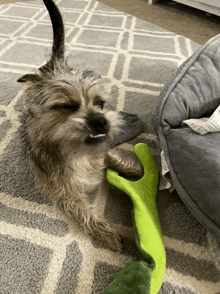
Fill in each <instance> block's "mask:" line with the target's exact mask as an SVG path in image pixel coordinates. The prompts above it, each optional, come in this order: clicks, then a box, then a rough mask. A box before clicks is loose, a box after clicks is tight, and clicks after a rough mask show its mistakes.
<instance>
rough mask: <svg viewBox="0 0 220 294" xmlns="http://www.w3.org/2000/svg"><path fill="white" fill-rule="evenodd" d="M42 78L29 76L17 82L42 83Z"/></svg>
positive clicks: (35, 75)
mask: <svg viewBox="0 0 220 294" xmlns="http://www.w3.org/2000/svg"><path fill="white" fill-rule="evenodd" d="M40 81H41V77H40V76H39V75H37V74H27V75H24V76H23V77H21V78H20V79H18V80H17V82H18V83H26V82H32V83H35V82H40Z"/></svg>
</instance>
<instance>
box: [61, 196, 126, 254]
mask: <svg viewBox="0 0 220 294" xmlns="http://www.w3.org/2000/svg"><path fill="white" fill-rule="evenodd" d="M69 196H70V197H63V198H61V199H60V201H59V207H60V208H62V209H63V210H64V211H65V213H67V214H68V215H69V216H70V217H73V218H74V219H75V220H76V221H77V222H78V223H79V225H80V226H81V227H82V228H83V229H84V231H85V232H86V233H87V234H89V235H91V236H92V237H94V238H95V239H96V240H98V241H99V242H100V243H101V244H102V245H104V246H106V245H107V246H108V247H110V248H111V249H112V250H115V251H120V250H121V247H122V244H121V243H120V237H119V235H118V234H117V232H116V231H115V230H114V229H113V228H112V227H111V225H110V224H109V223H108V222H107V221H106V220H105V219H103V218H100V217H98V216H97V215H96V213H95V210H94V209H93V208H92V206H91V205H89V204H88V203H87V201H86V200H85V199H84V196H83V195H81V196H80V195H77V197H74V196H73V195H69Z"/></svg>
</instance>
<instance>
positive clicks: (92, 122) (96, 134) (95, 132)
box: [87, 113, 109, 139]
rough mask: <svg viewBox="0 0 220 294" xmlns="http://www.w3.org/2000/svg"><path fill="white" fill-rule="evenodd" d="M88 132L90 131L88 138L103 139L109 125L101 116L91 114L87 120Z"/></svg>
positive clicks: (99, 114)
mask: <svg viewBox="0 0 220 294" xmlns="http://www.w3.org/2000/svg"><path fill="white" fill-rule="evenodd" d="M87 124H88V130H89V131H90V134H89V136H90V138H92V139H100V138H102V139H105V138H106V137H107V134H108V132H109V125H108V122H107V120H106V118H105V117H104V116H103V115H102V114H101V113H98V114H92V115H90V116H89V118H88V119H87Z"/></svg>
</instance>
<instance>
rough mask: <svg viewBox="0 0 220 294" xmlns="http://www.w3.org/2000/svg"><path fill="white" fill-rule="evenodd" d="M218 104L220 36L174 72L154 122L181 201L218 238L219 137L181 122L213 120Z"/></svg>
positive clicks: (219, 207) (219, 91)
mask: <svg viewBox="0 0 220 294" xmlns="http://www.w3.org/2000/svg"><path fill="white" fill-rule="evenodd" d="M219 105H220V34H219V35H217V36H215V37H213V38H212V39H210V40H209V41H208V42H207V43H206V44H205V45H203V46H202V47H201V48H200V49H199V50H198V51H197V52H196V53H194V54H193V55H192V56H191V57H190V58H189V59H188V60H186V61H185V62H184V63H183V64H182V66H181V67H180V68H179V69H178V70H177V71H176V72H175V74H174V76H173V78H172V79H171V81H170V82H168V83H167V84H166V85H165V87H164V89H163V90H162V92H161V94H160V96H159V100H158V105H157V107H156V111H155V113H154V117H153V125H154V129H155V131H156V133H157V137H158V146H159V148H160V150H161V151H163V152H164V155H165V160H166V163H167V165H168V168H169V171H170V176H171V179H172V182H173V185H174V188H175V189H176V190H177V192H178V194H179V196H180V197H181V199H182V200H183V202H184V203H185V204H186V206H187V207H188V208H189V210H190V211H191V212H192V214H193V215H194V216H195V217H196V218H197V220H198V221H200V223H201V224H203V225H205V226H206V227H207V228H208V229H209V230H211V231H212V232H213V233H214V234H215V235H216V236H217V237H218V238H219V239H220V132H214V133H207V134H205V135H200V134H198V133H196V132H195V131H193V130H192V129H191V128H189V126H188V125H187V124H185V123H184V122H183V121H184V120H188V119H195V118H203V117H209V116H210V115H211V114H212V113H213V112H214V111H215V110H216V108H217V107H218V106H219Z"/></svg>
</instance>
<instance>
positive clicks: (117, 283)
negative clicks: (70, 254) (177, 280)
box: [103, 143, 166, 294]
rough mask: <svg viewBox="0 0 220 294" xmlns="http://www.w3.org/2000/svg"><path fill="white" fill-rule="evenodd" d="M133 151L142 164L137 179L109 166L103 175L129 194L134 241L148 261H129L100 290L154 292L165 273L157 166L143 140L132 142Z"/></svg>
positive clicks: (115, 293) (107, 292) (113, 293)
mask: <svg viewBox="0 0 220 294" xmlns="http://www.w3.org/2000/svg"><path fill="white" fill-rule="evenodd" d="M134 153H135V154H136V156H137V158H138V159H139V160H140V162H141V163H142V165H143V168H144V176H143V177H142V178H141V179H140V180H138V181H136V182H132V181H129V180H127V179H125V178H123V177H121V176H119V174H118V173H117V172H115V171H113V170H110V169H108V170H107V176H106V177H107V181H108V182H109V183H110V184H111V185H113V186H115V187H116V188H118V189H120V190H122V191H124V192H125V193H126V194H127V195H128V196H130V198H131V200H132V202H133V206H134V208H133V228H134V233H135V241H136V245H137V247H138V249H139V250H140V252H141V253H142V255H143V256H144V257H145V258H147V259H148V260H149V258H150V260H151V261H150V262H147V261H144V260H139V261H137V260H132V261H130V262H129V263H128V264H127V265H126V266H125V267H124V268H123V269H122V270H121V271H120V272H119V273H118V274H117V275H116V277H115V280H114V281H113V282H112V283H111V284H109V285H108V287H107V288H106V289H105V290H104V292H103V294H157V293H158V292H159V290H160V288H161V285H162V283H163V278H164V275H165V268H166V254H165V248H164V244H163V235H162V231H161V226H160V222H159V217H158V212H157V205H156V194H157V187H158V171H157V167H156V165H155V162H154V159H153V157H152V154H151V151H150V149H149V147H148V146H147V145H146V144H143V143H139V144H137V145H135V147H134Z"/></svg>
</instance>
